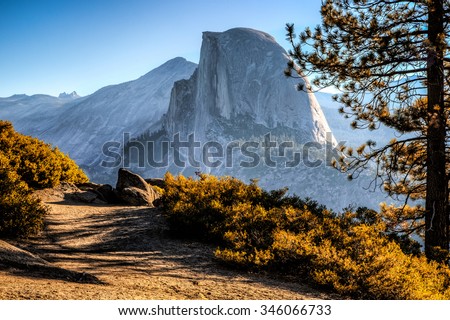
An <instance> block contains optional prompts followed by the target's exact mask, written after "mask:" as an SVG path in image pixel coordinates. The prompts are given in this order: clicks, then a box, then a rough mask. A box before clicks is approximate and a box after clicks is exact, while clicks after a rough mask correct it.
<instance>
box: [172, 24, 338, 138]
mask: <svg viewBox="0 0 450 320" xmlns="http://www.w3.org/2000/svg"><path fill="white" fill-rule="evenodd" d="M287 61H288V58H287V56H286V52H285V50H284V49H283V48H282V47H281V46H280V45H279V44H278V43H277V42H276V41H275V40H274V38H273V37H272V36H270V35H268V34H267V33H264V32H261V31H256V30H253V29H245V28H236V29H231V30H228V31H226V32H204V33H203V43H202V48H201V54H200V62H199V65H198V68H197V71H196V72H195V73H194V75H193V76H192V77H191V78H190V79H189V80H186V81H180V82H177V83H175V86H174V88H173V91H172V96H171V102H170V106H169V110H168V114H167V118H166V121H165V125H166V130H167V131H168V133H169V135H171V134H175V133H177V132H180V133H184V134H189V133H191V132H195V134H196V136H200V137H205V135H206V136H207V135H208V133H209V132H211V131H214V132H217V125H216V123H217V121H225V122H229V123H228V124H229V125H231V126H235V124H236V123H237V122H239V121H240V120H242V119H243V118H245V119H247V120H249V121H250V122H251V123H252V124H253V125H254V126H259V127H260V128H262V127H265V128H267V129H269V130H274V129H277V128H278V129H281V128H283V129H284V131H286V130H287V131H289V134H290V135H292V136H294V137H295V140H296V141H298V142H300V143H305V142H308V141H313V142H319V143H324V142H325V141H326V133H327V132H330V128H329V126H328V123H327V121H326V119H325V117H324V115H323V113H322V110H321V109H320V106H319V104H318V103H317V100H316V99H315V97H314V95H313V94H312V93H307V92H304V91H298V90H297V89H296V86H297V84H298V83H299V82H300V83H302V82H303V83H305V82H306V81H307V79H302V78H300V79H298V78H295V79H294V78H287V77H286V76H285V75H284V73H283V70H284V69H285V68H286V66H287ZM254 126H250V127H248V129H249V130H251V129H252V127H254ZM234 131H235V133H236V134H237V135H238V136H239V135H242V134H243V133H242V130H234ZM239 132H240V133H241V134H239ZM243 135H244V136H245V135H248V133H247V134H243ZM330 136H331V135H330Z"/></svg>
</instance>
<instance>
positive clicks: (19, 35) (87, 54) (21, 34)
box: [0, 0, 321, 97]
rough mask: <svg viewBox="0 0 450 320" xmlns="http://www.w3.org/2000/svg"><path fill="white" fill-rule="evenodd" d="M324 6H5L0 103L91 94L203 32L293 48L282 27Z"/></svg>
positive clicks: (251, 0) (132, 2)
mask: <svg viewBox="0 0 450 320" xmlns="http://www.w3.org/2000/svg"><path fill="white" fill-rule="evenodd" d="M320 3H321V1H320V0H310V1H304V0H295V1H294V0H271V1H269V0H259V1H257V0H222V1H217V0H190V1H187V0H185V1H181V0H165V1H160V0H128V1H126V0H123V1H119V0H109V1H108V0H70V1H69V0H58V1H54V0H0V97H7V96H11V95H13V94H20V93H25V94H28V95H31V94H36V93H44V94H50V95H58V94H59V93H60V92H63V91H66V92H71V91H74V90H75V91H77V92H78V94H80V95H88V94H90V93H93V92H94V91H96V90H97V89H100V88H101V87H103V86H106V85H110V84H116V83H121V82H125V81H129V80H133V79H136V78H138V77H139V76H141V75H143V74H145V73H147V72H148V71H150V70H151V69H153V68H155V67H157V66H159V65H160V64H162V63H164V62H165V61H167V60H169V59H171V58H174V57H177V56H181V57H185V58H186V59H188V60H190V61H193V62H198V58H199V53H200V45H201V33H202V31H225V30H228V29H230V28H234V27H249V28H254V29H259V30H262V31H265V32H268V33H270V34H272V35H273V36H274V37H275V38H276V39H277V41H278V42H279V43H280V44H281V45H282V46H284V47H285V48H287V47H288V44H287V42H286V40H285V30H284V26H285V24H286V23H287V22H293V23H295V24H296V26H297V28H298V30H300V29H301V28H303V27H305V26H311V27H313V26H315V25H316V24H318V23H319V22H320V14H319V9H320Z"/></svg>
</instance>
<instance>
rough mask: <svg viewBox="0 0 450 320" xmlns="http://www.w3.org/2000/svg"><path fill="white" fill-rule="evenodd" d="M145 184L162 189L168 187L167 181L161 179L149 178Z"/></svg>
mask: <svg viewBox="0 0 450 320" xmlns="http://www.w3.org/2000/svg"><path fill="white" fill-rule="evenodd" d="M145 182H147V183H148V184H149V185H151V186H157V187H159V188H161V189H164V187H165V186H166V181H164V179H161V178H149V179H145Z"/></svg>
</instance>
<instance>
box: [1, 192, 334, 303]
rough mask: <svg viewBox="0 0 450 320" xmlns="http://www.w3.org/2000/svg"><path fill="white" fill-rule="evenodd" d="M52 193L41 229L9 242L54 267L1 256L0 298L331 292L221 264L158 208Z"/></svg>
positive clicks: (251, 295) (278, 296)
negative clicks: (174, 228) (182, 235)
mask: <svg viewBox="0 0 450 320" xmlns="http://www.w3.org/2000/svg"><path fill="white" fill-rule="evenodd" d="M52 200H53V201H50V202H48V205H49V206H50V209H51V213H50V214H49V215H48V216H47V218H46V229H45V231H44V232H43V233H42V234H41V235H40V236H38V237H34V238H31V239H28V240H26V241H21V242H15V243H14V242H10V243H12V244H14V245H16V246H17V247H20V248H21V249H25V250H28V251H29V252H32V253H33V254H34V255H37V256H39V257H40V258H43V259H44V260H46V261H47V262H49V265H51V268H47V267H44V268H41V267H36V268H34V267H33V265H32V264H27V267H26V268H23V266H22V267H18V266H15V265H14V264H5V263H3V266H2V263H1V261H0V299H330V298H333V297H332V296H330V295H328V294H323V293H321V292H318V291H317V290H315V289H312V288H310V287H308V286H306V285H302V284H298V283H294V282H293V281H289V279H284V280H280V279H274V278H273V277H269V276H265V275H261V274H252V273H246V272H241V271H236V270H230V269H227V268H225V267H223V266H221V265H220V264H219V263H218V262H217V261H216V260H215V259H214V255H213V251H214V248H213V247H210V246H208V245H205V244H202V243H198V242H189V241H186V240H180V239H175V238H174V237H171V236H170V235H168V232H167V230H168V228H167V226H166V223H165V221H164V219H163V217H162V216H161V212H160V211H159V210H158V209H151V208H147V207H120V206H112V205H101V204H89V205H87V204H81V203H76V202H71V201H68V200H64V199H58V198H53V199H52ZM58 270H59V271H58ZM61 270H62V271H66V270H70V271H71V272H61Z"/></svg>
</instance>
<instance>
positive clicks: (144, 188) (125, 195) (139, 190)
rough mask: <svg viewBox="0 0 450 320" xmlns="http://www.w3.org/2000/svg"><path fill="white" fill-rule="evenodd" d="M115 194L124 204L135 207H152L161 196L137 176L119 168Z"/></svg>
mask: <svg viewBox="0 0 450 320" xmlns="http://www.w3.org/2000/svg"><path fill="white" fill-rule="evenodd" d="M116 194H117V196H118V197H119V198H120V199H121V200H122V201H123V202H125V203H127V204H130V205H135V206H142V205H146V206H152V207H153V201H155V200H156V199H158V198H159V197H160V196H161V195H160V194H159V193H158V192H156V191H155V190H153V188H152V187H151V186H150V185H149V184H148V183H147V182H146V181H145V180H144V179H143V178H142V177H141V176H139V175H137V174H135V173H133V172H131V171H129V170H126V169H123V168H120V169H119V176H118V179H117V184H116Z"/></svg>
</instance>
